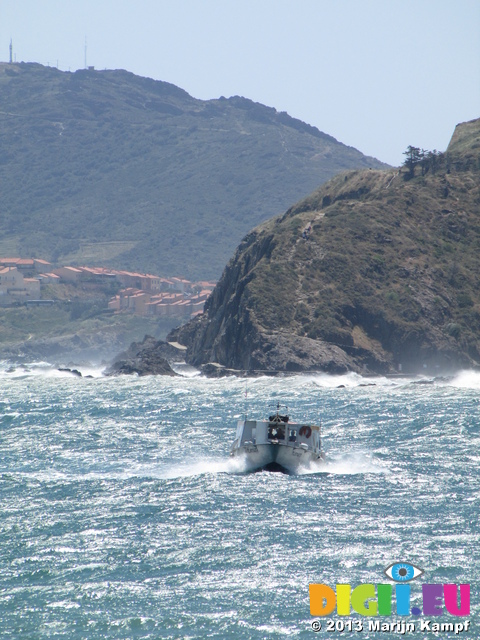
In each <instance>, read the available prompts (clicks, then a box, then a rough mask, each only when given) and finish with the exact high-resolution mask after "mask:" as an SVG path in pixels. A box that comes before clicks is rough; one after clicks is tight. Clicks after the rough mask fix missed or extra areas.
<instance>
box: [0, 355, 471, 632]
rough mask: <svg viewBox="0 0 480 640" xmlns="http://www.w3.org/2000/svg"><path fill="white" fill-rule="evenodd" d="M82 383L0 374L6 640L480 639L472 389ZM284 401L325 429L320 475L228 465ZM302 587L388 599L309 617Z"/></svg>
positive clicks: (258, 381)
mask: <svg viewBox="0 0 480 640" xmlns="http://www.w3.org/2000/svg"><path fill="white" fill-rule="evenodd" d="M79 368H80V370H81V372H82V374H83V375H82V377H79V376H76V375H73V374H72V373H70V372H66V371H58V370H57V369H56V368H55V367H54V366H52V365H51V364H50V363H47V362H33V363H30V364H29V365H18V366H16V367H12V366H11V364H10V363H3V364H0V501H1V503H0V504H1V511H0V638H1V639H2V640H6V639H14V640H23V639H29V640H44V639H47V638H48V639H55V640H57V639H58V640H60V639H62V640H63V639H65V640H67V639H68V640H76V639H87V640H100V639H101V640H119V639H133V638H141V639H147V638H149V639H157V638H172V639H177V638H181V639H194V638H215V639H217V638H218V639H222V640H226V639H230V638H231V639H239V640H240V639H246V640H257V639H262V640H263V639H270V638H271V639H277V638H294V639H297V638H299V639H300V638H301V639H303V638H311V639H313V638H315V637H317V638H337V640H338V638H346V637H355V638H361V639H367V638H394V637H407V638H416V639H418V640H420V639H424V638H437V637H438V638H463V639H465V638H469V639H470V638H478V637H480V627H479V622H480V620H479V613H480V605H479V584H480V560H479V557H480V552H479V549H480V518H479V505H480V475H479V462H480V373H478V372H473V371H463V372H460V373H458V374H456V375H455V376H453V377H450V378H429V377H426V376H425V377H415V378H414V377H412V378H408V377H401V378H381V377H379V378H362V377H361V376H358V375H356V374H348V375H344V376H328V375H323V374H318V375H295V376H290V377H283V378H282V377H277V378H268V377H261V378H254V379H252V378H250V379H242V378H235V377H227V378H220V379H207V378H204V377H201V376H199V375H197V374H196V373H195V372H192V371H191V370H183V374H184V375H182V376H181V377H175V378H171V377H160V376H159V377H155V376H150V377H142V378H140V377H134V376H123V377H113V378H112V377H104V376H102V372H101V369H100V368H95V367H83V368H82V367H79ZM278 403H279V404H280V406H281V408H282V411H284V410H285V411H288V414H289V415H290V417H291V419H292V420H294V421H298V422H310V423H313V424H321V429H322V444H323V450H324V452H325V456H326V460H325V463H324V464H316V465H312V466H309V467H306V468H304V469H302V470H301V471H300V472H299V473H298V474H296V475H285V474H282V473H271V472H266V471H263V472H257V473H253V472H251V470H249V469H248V468H247V467H246V466H245V463H244V462H242V461H239V460H237V459H232V458H230V455H229V452H230V447H231V444H232V442H233V440H234V433H235V427H236V422H237V420H239V419H243V417H244V416H245V415H247V416H248V417H249V418H252V419H254V418H258V419H262V418H264V417H266V416H268V415H269V413H271V412H272V411H274V410H275V409H276V407H277V404H278ZM393 563H406V564H407V565H412V566H413V567H415V568H416V571H417V572H420V573H421V575H420V576H419V577H417V578H415V579H414V580H412V581H411V582H409V583H408V584H409V585H410V592H411V607H412V608H414V607H417V615H413V614H412V613H410V614H409V615H403V614H402V615H399V613H398V611H397V609H396V602H395V584H396V583H395V582H394V581H393V580H392V579H391V578H389V577H387V575H386V574H385V570H386V569H388V567H390V566H391V565H392V564H393ZM422 572H423V573H422ZM310 584H324V585H327V586H329V587H330V588H331V589H332V590H333V592H334V594H335V593H336V585H337V584H348V585H351V590H352V592H353V590H354V589H355V588H357V587H358V586H359V585H365V584H371V585H373V587H374V589H376V588H377V587H376V586H377V585H378V584H391V585H392V587H393V592H392V593H393V595H392V598H391V614H390V615H385V614H383V615H382V616H376V617H373V616H365V615H361V614H360V613H357V612H356V611H355V610H353V608H352V609H351V611H350V613H347V614H345V615H339V614H338V613H337V611H336V610H334V611H333V612H331V613H330V614H328V615H326V616H315V615H311V612H310V596H309V585H310ZM425 584H435V585H443V584H455V585H461V584H464V585H470V607H469V613H468V615H463V616H456V615H453V614H451V613H449V612H448V611H447V610H446V608H445V606H443V604H444V603H443V599H442V593H443V591H442V589H443V587H442V586H440V587H439V588H440V592H439V593H440V595H439V596H438V597H437V599H436V600H435V602H434V607H436V608H434V613H433V614H429V615H428V612H427V614H425V613H423V612H421V611H423V610H422V603H423V605H424V604H425V602H424V601H423V600H422V597H423V595H422V594H423V586H424V585H425ZM458 589H460V587H458ZM375 593H376V591H375ZM458 593H460V591H458ZM372 602H375V600H374V599H373V600H372V599H370V600H369V601H366V602H365V606H369V605H370V604H371V603H372ZM461 604H462V603H461V602H460V605H461ZM463 604H465V603H463ZM430 605H431V603H430ZM460 605H459V606H460ZM420 612H421V613H420ZM377 623H379V625H380V626H378V624H377ZM407 623H408V624H409V625H410V626H408V625H407ZM435 624H437V625H439V626H438V628H437V627H435ZM454 625H462V629H459V627H455V626H454Z"/></svg>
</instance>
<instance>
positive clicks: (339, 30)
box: [0, 0, 480, 165]
mask: <svg viewBox="0 0 480 640" xmlns="http://www.w3.org/2000/svg"><path fill="white" fill-rule="evenodd" d="M10 39H12V41H13V52H14V58H15V59H16V61H17V62H20V61H25V62H40V63H42V64H45V65H47V64H49V65H51V66H58V67H59V68H60V69H62V70H66V71H68V70H71V71H75V70H76V69H79V68H83V67H84V64H85V39H86V41H87V64H88V65H94V66H95V67H96V68H97V69H105V68H108V69H119V68H122V69H127V70H128V71H132V72H134V73H136V74H138V75H142V76H149V77H151V78H155V79H157V80H166V81H168V82H172V83H173V84H175V85H177V86H179V87H181V88H182V89H185V90H186V91H188V92H189V93H190V94H191V95H192V96H194V97H196V98H202V99H209V98H218V97H219V96H221V95H223V96H226V97H229V96H232V95H241V96H245V97H247V98H250V99H252V100H255V101H257V102H261V103H263V104H266V105H268V106H271V107H275V108H276V109H277V110H278V111H287V112H288V113H289V114H290V115H291V116H294V117H296V118H300V119H301V120H304V121H305V122H307V123H309V124H312V125H314V126H316V127H318V128H319V129H320V130H321V131H324V132H325V133H328V134H330V135H333V136H334V137H335V138H337V139H338V140H340V141H341V142H343V143H345V144H348V145H351V146H354V147H356V148H357V149H359V150H360V151H362V152H363V153H366V154H368V155H373V156H375V157H377V158H379V159H380V160H383V161H384V162H388V163H390V164H394V165H399V164H401V163H402V162H403V159H404V157H403V155H402V154H403V151H404V150H405V149H406V147H407V146H408V145H409V144H411V145H414V146H418V147H422V148H424V149H437V150H439V151H443V150H444V149H445V148H446V146H447V145H448V142H449V139H450V137H451V135H452V133H453V130H454V127H455V125H456V124H457V123H458V122H463V121H465V120H471V119H473V118H477V117H480V0H0V60H5V61H6V60H8V57H9V44H10Z"/></svg>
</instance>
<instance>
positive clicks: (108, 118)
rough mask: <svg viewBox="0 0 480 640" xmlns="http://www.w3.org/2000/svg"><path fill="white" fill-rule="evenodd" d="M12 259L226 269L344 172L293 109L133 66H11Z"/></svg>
mask: <svg viewBox="0 0 480 640" xmlns="http://www.w3.org/2000/svg"><path fill="white" fill-rule="evenodd" d="M0 123H1V127H0V145H1V149H2V153H1V155H0V181H1V184H2V201H1V203H0V255H21V256H42V257H44V258H45V259H48V260H49V261H51V262H57V261H59V262H62V263H68V262H75V263H77V264H85V263H89V264H92V263H93V262H92V260H95V263H96V264H99V266H110V267H117V268H123V269H129V270H139V271H142V272H154V273H159V274H160V275H165V276H171V275H183V276H185V277H188V278H190V279H193V280H198V279H212V278H217V277H218V276H219V274H220V273H221V270H222V269H223V267H224V265H225V264H226V262H227V260H228V259H229V258H230V256H231V254H232V253H233V251H234V249H235V247H236V245H237V244H238V242H239V241H240V239H241V238H242V237H243V236H244V235H245V233H247V231H248V230H249V229H251V228H252V227H254V226H255V225H257V224H258V223H259V222H261V221H263V220H266V219H268V218H270V217H271V216H272V215H276V214H278V213H279V212H281V211H284V210H285V209H286V207H288V206H290V204H291V203H293V202H295V201H297V200H298V198H299V197H302V196H303V195H304V194H305V193H309V192H310V191H311V190H312V189H313V188H315V187H317V186H318V185H319V184H321V183H322V182H324V181H325V180H327V179H329V178H330V177H332V176H333V175H335V174H336V173H338V172H340V171H343V170H345V169H351V168H361V167H373V168H379V167H381V166H383V165H382V164H381V163H379V162H378V161H376V160H375V159H373V158H367V157H365V156H363V155H362V154H361V153H360V152H359V151H357V150H355V149H353V148H352V147H347V146H345V145H343V144H340V143H339V142H337V141H336V140H335V139H334V138H332V137H331V136H328V135H326V134H324V133H321V132H320V131H318V130H317V129H315V128H314V127H310V126H308V125H306V124H305V123H303V122H300V121H299V120H295V119H294V118H291V117H289V116H288V115H287V114H285V113H278V112H277V111H275V109H272V108H269V107H265V106H263V105H260V104H257V103H254V102H252V101H250V100H247V99H244V98H240V97H234V98H229V99H225V98H220V99H218V100H209V101H202V100H196V99H194V98H192V97H191V96H189V95H188V94H187V93H186V92H185V91H183V90H182V89H179V88H177V87H175V86H174V85H171V84H168V83H165V82H157V81H154V80H151V79H148V78H140V77H138V76H135V75H134V74H132V73H128V72H126V71H94V70H80V71H76V72H75V73H67V72H61V71H58V70H57V69H54V68H50V67H42V66H41V65H37V64H24V63H21V64H4V63H2V64H0Z"/></svg>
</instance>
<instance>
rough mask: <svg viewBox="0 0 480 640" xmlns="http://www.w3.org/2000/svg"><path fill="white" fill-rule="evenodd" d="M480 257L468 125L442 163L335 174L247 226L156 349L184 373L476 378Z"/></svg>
mask: <svg viewBox="0 0 480 640" xmlns="http://www.w3.org/2000/svg"><path fill="white" fill-rule="evenodd" d="M418 151H419V150H418ZM407 159H408V158H407ZM479 250H480V119H478V120H474V121H472V122H468V123H463V124H460V125H458V126H457V127H456V129H455V132H454V135H453V137H452V139H451V142H450V144H449V146H448V149H447V150H446V152H445V153H441V154H438V153H433V152H432V153H419V154H418V155H416V156H415V157H413V159H412V163H411V165H407V164H406V166H404V167H402V168H400V169H392V170H384V171H378V170H366V171H350V172H347V173H343V174H341V175H338V176H337V177H335V178H333V179H332V180H330V181H329V182H328V183H326V184H325V185H323V186H322V187H320V188H319V189H318V190H317V191H315V192H314V193H312V194H311V195H310V196H308V197H307V198H305V199H304V200H302V201H301V202H299V203H298V204H296V205H295V206H293V207H291V208H290V209H289V210H288V211H287V212H286V213H285V214H283V215H281V216H279V217H276V218H274V219H272V220H270V221H268V222H266V223H264V224H262V225H260V226H258V227H257V228H255V229H254V230H253V231H251V232H250V233H249V234H248V235H247V236H246V237H245V238H244V240H243V241H242V243H241V244H240V246H239V247H238V249H237V251H236V253H235V255H234V257H233V258H232V260H231V261H230V262H229V264H228V265H227V267H226V268H225V270H224V272H223V275H222V277H221V280H220V281H219V283H218V285H217V287H216V288H215V290H214V292H213V294H212V295H211V297H210V298H209V300H208V301H207V304H206V306H205V312H204V314H203V315H201V316H199V317H197V318H196V319H194V320H192V321H191V322H189V323H188V324H187V325H185V326H183V327H180V328H179V329H176V330H175V331H173V332H172V333H171V334H170V335H169V337H168V338H167V339H168V340H170V341H176V342H179V343H181V344H183V345H186V346H187V347H188V349H187V352H186V360H187V362H188V363H190V364H192V365H194V366H197V367H202V366H203V365H205V364H207V363H213V362H214V363H217V365H221V366H222V367H227V368H230V369H234V370H243V371H252V372H253V371H264V372H295V371H299V372H300V371H318V370H320V371H327V372H331V373H342V372H346V371H356V372H360V373H376V374H378V373H382V374H384V373H394V372H399V371H401V372H404V373H419V372H429V373H439V372H444V371H453V370H456V369H460V368H465V367H476V366H478V365H479V363H480V291H479V287H478V282H479V280H480V260H479Z"/></svg>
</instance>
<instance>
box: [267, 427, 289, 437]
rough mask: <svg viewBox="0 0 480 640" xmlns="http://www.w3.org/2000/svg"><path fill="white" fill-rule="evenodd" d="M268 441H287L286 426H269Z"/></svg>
mask: <svg viewBox="0 0 480 640" xmlns="http://www.w3.org/2000/svg"><path fill="white" fill-rule="evenodd" d="M268 439H269V440H285V426H284V425H281V426H280V425H278V424H269V425H268Z"/></svg>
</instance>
